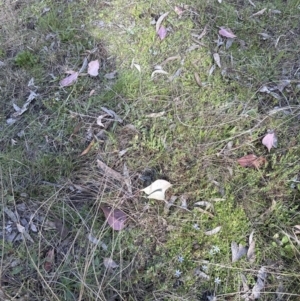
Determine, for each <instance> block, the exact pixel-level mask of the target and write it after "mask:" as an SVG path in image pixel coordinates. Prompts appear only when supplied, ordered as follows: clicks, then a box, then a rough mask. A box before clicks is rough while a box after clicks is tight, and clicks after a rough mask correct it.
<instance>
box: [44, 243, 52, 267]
mask: <svg viewBox="0 0 300 301" xmlns="http://www.w3.org/2000/svg"><path fill="white" fill-rule="evenodd" d="M53 263H54V249H53V248H52V249H50V250H49V251H48V252H47V254H46V257H45V263H44V269H45V271H46V272H50V271H51V269H52V267H53Z"/></svg>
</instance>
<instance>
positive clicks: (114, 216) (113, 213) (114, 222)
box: [101, 206, 127, 231]
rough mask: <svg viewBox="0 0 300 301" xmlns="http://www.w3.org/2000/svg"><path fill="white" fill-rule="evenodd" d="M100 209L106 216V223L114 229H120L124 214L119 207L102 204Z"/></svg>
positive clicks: (124, 220)
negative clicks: (114, 207)
mask: <svg viewBox="0 0 300 301" xmlns="http://www.w3.org/2000/svg"><path fill="white" fill-rule="evenodd" d="M101 209H102V211H103V212H104V215H105V217H106V220H107V222H108V224H109V225H110V226H111V227H112V228H113V229H114V230H116V231H120V230H122V229H123V228H124V227H125V222H126V218H127V216H126V214H125V213H124V212H123V211H121V210H120V209H113V208H112V207H109V206H102V207H101Z"/></svg>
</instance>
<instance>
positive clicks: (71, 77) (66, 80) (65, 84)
mask: <svg viewBox="0 0 300 301" xmlns="http://www.w3.org/2000/svg"><path fill="white" fill-rule="evenodd" d="M78 74H79V73H78V72H74V73H73V74H71V75H69V76H67V77H65V78H64V79H62V80H61V81H60V83H59V84H60V85H61V86H62V87H68V86H71V85H72V84H73V83H75V82H76V80H77V78H78Z"/></svg>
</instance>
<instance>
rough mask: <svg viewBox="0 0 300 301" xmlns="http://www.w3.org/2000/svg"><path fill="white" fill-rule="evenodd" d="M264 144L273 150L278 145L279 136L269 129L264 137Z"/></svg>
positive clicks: (269, 149)
mask: <svg viewBox="0 0 300 301" xmlns="http://www.w3.org/2000/svg"><path fill="white" fill-rule="evenodd" d="M262 144H263V145H264V146H265V147H266V148H267V149H268V151H269V152H270V151H271V148H272V147H275V148H276V147H277V137H276V134H275V133H274V131H269V132H268V134H267V135H266V136H265V137H264V138H263V140H262Z"/></svg>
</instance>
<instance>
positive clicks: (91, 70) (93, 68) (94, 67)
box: [88, 60, 100, 76]
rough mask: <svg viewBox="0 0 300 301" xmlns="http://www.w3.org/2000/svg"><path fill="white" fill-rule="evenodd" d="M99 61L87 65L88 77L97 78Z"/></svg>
mask: <svg viewBox="0 0 300 301" xmlns="http://www.w3.org/2000/svg"><path fill="white" fill-rule="evenodd" d="M99 67H100V64H99V60H95V61H91V62H89V64H88V74H89V75H90V76H98V74H99Z"/></svg>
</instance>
